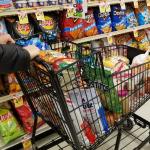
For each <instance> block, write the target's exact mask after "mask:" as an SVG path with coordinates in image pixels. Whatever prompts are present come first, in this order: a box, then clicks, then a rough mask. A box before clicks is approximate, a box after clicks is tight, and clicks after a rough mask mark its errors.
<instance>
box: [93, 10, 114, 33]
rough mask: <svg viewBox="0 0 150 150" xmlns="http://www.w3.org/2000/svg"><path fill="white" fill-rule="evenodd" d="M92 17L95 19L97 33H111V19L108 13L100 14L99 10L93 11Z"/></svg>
mask: <svg viewBox="0 0 150 150" xmlns="http://www.w3.org/2000/svg"><path fill="white" fill-rule="evenodd" d="M94 17H95V21H96V26H97V29H98V32H99V33H100V34H101V33H109V32H111V31H112V25H111V18H110V13H109V12H105V13H100V11H99V9H95V10H94Z"/></svg>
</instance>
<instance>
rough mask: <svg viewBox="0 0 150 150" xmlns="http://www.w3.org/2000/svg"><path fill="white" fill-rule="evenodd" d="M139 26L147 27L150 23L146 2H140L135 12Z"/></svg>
mask: <svg viewBox="0 0 150 150" xmlns="http://www.w3.org/2000/svg"><path fill="white" fill-rule="evenodd" d="M135 12H136V16H137V20H138V23H139V25H145V24H148V23H149V22H150V17H149V16H150V14H149V10H148V8H147V5H146V3H145V2H139V8H138V9H136V10H135Z"/></svg>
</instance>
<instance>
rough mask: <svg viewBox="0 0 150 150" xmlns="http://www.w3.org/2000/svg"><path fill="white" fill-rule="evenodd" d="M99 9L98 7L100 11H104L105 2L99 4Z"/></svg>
mask: <svg viewBox="0 0 150 150" xmlns="http://www.w3.org/2000/svg"><path fill="white" fill-rule="evenodd" d="M99 9H100V12H101V13H105V11H106V9H105V4H104V3H103V4H101V5H99Z"/></svg>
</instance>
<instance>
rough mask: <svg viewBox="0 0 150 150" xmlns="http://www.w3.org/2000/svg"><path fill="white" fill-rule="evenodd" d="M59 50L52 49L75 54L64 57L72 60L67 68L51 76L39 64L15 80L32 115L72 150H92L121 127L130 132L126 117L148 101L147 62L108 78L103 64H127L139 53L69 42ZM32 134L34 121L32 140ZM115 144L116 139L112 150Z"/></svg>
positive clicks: (51, 70)
mask: <svg viewBox="0 0 150 150" xmlns="http://www.w3.org/2000/svg"><path fill="white" fill-rule="evenodd" d="M58 45H59V46H58ZM58 45H57V46H54V48H56V47H57V48H56V49H58V48H60V49H62V48H63V49H65V48H66V47H67V50H69V49H70V51H74V50H76V52H73V53H72V52H71V55H68V57H69V58H70V57H73V58H76V59H74V61H73V62H72V63H71V64H69V65H66V66H65V67H63V68H61V69H59V70H57V71H56V70H54V68H53V67H52V66H51V65H50V64H48V63H47V62H45V61H43V60H41V59H39V58H38V59H36V60H35V61H34V62H32V67H31V69H30V70H28V71H26V72H18V73H17V74H16V75H17V79H18V81H19V84H20V85H21V87H22V90H23V92H24V94H25V96H26V98H27V100H28V103H29V105H30V106H31V108H32V111H33V113H34V115H35V116H36V114H38V115H40V116H41V117H42V118H43V119H44V121H45V122H46V123H48V124H49V125H50V126H51V127H52V128H53V129H55V130H56V131H57V132H58V134H59V135H60V136H61V137H62V138H63V139H64V140H65V141H67V142H68V143H69V144H70V145H71V146H72V147H73V148H74V149H77V150H79V149H94V150H95V149H96V147H98V145H99V144H101V143H102V142H103V141H104V140H105V139H106V137H107V136H109V135H110V134H111V133H112V132H113V131H114V130H115V129H116V128H117V127H118V126H120V125H121V126H123V128H124V129H125V130H130V129H131V128H132V125H133V124H132V121H131V120H130V119H129V117H130V116H131V115H132V114H133V113H134V112H135V111H136V110H137V109H138V108H139V107H140V106H142V105H143V104H144V103H145V102H146V101H147V100H148V99H150V94H149V93H148V92H146V91H145V86H146V83H147V82H148V76H149V74H148V71H149V66H150V62H147V63H144V64H141V65H138V66H136V67H132V68H127V69H126V70H123V71H118V72H114V73H112V72H111V71H110V70H109V69H106V68H105V67H104V59H105V58H107V57H109V56H111V55H115V56H126V57H127V58H128V59H129V61H130V62H131V61H132V59H133V57H134V56H136V55H138V54H141V53H143V52H142V51H140V50H138V49H135V48H131V47H127V46H108V47H103V48H96V49H93V50H92V51H91V50H90V51H89V50H86V49H85V48H84V47H81V46H78V45H76V44H73V43H69V42H63V44H58ZM60 45H61V46H60ZM83 51H84V55H83ZM87 54H88V55H87ZM85 55H87V56H85ZM120 95H121V96H120ZM35 120H36V119H35ZM35 129H36V121H35V125H34V132H33V137H34V134H35ZM120 132H121V131H120ZM120 132H119V133H120ZM119 138H120V134H119V136H118V140H117V143H116V149H118V147H119ZM33 139H34V138H33Z"/></svg>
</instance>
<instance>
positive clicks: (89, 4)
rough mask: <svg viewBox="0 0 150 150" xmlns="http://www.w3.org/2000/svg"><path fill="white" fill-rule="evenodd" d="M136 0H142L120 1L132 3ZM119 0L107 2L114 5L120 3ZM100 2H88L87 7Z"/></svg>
mask: <svg viewBox="0 0 150 150" xmlns="http://www.w3.org/2000/svg"><path fill="white" fill-rule="evenodd" d="M137 1H139V2H140V1H144V0H124V1H123V0H122V2H124V3H134V2H137ZM120 2H121V0H112V1H108V3H109V4H110V5H114V4H120ZM99 4H100V2H89V3H88V7H95V6H98V5H99Z"/></svg>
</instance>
